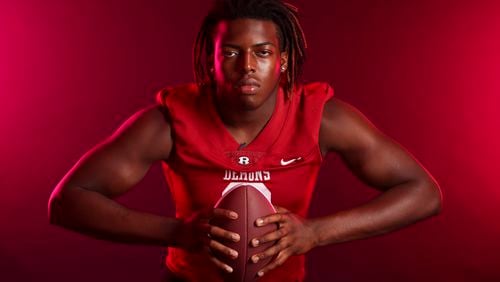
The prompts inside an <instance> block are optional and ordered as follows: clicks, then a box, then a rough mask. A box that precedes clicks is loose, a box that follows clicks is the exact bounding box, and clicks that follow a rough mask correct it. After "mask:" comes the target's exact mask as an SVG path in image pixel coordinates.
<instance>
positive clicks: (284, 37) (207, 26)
mask: <svg viewBox="0 0 500 282" xmlns="http://www.w3.org/2000/svg"><path fill="white" fill-rule="evenodd" d="M297 11H298V9H297V8H296V7H295V6H293V5H291V4H288V3H284V2H282V1H281V0H216V1H215V5H214V7H213V8H212V10H211V11H210V12H209V14H208V15H207V16H206V17H205V19H204V21H203V24H202V26H201V28H200V31H199V32H198V35H197V36H196V41H195V43H194V47H193V63H194V75H195V79H196V82H197V83H198V84H199V85H203V84H207V83H212V81H211V78H210V72H209V70H208V68H210V67H211V66H210V65H209V62H208V58H209V57H210V56H211V55H213V52H214V42H213V39H212V32H213V29H214V27H215V26H216V25H217V24H218V23H219V22H220V21H223V20H235V19H239V18H251V19H259V20H271V21H272V22H273V23H274V24H275V25H276V26H277V27H278V39H279V42H280V51H281V52H283V51H286V52H288V62H287V65H288V68H287V70H286V81H285V85H284V88H285V92H286V93H287V95H288V96H290V95H291V93H292V89H293V87H294V86H295V83H297V80H298V78H299V76H300V74H301V72H302V66H303V64H304V61H305V49H306V47H307V45H306V40H305V37H304V32H303V31H302V27H301V26H300V23H299V20H298V18H297V15H298V14H297Z"/></svg>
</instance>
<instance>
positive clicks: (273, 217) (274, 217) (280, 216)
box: [255, 212, 289, 226]
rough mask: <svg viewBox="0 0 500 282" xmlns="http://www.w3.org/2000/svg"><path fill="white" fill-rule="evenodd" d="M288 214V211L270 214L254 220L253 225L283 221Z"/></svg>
mask: <svg viewBox="0 0 500 282" xmlns="http://www.w3.org/2000/svg"><path fill="white" fill-rule="evenodd" d="M288 214H289V212H285V213H274V214H270V215H268V216H265V217H262V218H258V219H257V220H255V225H257V226H264V225H267V224H270V223H278V224H279V223H285V222H286V219H287V218H288Z"/></svg>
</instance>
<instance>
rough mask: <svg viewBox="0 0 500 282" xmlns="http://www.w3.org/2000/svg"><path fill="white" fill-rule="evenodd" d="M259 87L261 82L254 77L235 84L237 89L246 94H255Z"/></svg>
mask: <svg viewBox="0 0 500 282" xmlns="http://www.w3.org/2000/svg"><path fill="white" fill-rule="evenodd" d="M259 87H260V84H259V83H258V82H257V80H255V79H253V78H244V79H241V80H240V81H238V82H237V83H236V86H235V88H236V89H238V90H240V91H241V92H242V93H244V94H254V93H255V92H256V91H257V89H258V88H259Z"/></svg>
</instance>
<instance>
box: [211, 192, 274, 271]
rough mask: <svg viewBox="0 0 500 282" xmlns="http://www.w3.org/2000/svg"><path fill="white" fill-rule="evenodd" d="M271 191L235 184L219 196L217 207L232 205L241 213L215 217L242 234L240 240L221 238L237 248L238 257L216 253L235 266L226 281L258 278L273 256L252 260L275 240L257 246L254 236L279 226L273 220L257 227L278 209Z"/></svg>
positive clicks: (231, 207)
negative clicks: (229, 216) (252, 242)
mask: <svg viewBox="0 0 500 282" xmlns="http://www.w3.org/2000/svg"><path fill="white" fill-rule="evenodd" d="M265 193H270V192H269V190H267V188H265V187H264V188H262V187H259V186H253V185H248V184H243V185H237V186H235V187H232V188H231V189H229V190H228V191H227V192H225V193H224V194H223V196H222V197H221V198H220V199H219V201H218V202H217V204H216V205H215V207H216V208H222V209H228V210H232V211H235V212H237V213H238V219H235V220H232V219H220V218H217V219H214V220H212V222H211V224H212V225H215V226H219V227H221V228H223V229H226V230H229V231H232V232H235V233H238V234H240V241H239V242H232V241H221V243H223V244H224V245H226V246H228V247H230V248H232V249H234V250H236V251H237V252H238V258H236V259H231V258H229V257H226V256H224V255H222V254H217V253H214V255H215V256H216V257H217V258H218V259H220V260H221V261H223V262H224V263H226V264H227V265H229V266H231V267H232V268H233V272H232V273H228V274H225V277H224V280H225V281H254V280H256V279H257V278H258V276H257V272H258V271H259V270H261V269H262V268H263V267H264V266H265V265H266V264H268V263H269V262H270V261H271V259H272V258H268V259H264V260H262V261H259V262H257V263H253V262H252V261H251V257H252V256H253V255H254V254H257V253H259V252H262V251H264V250H266V249H267V248H269V247H270V246H272V245H273V244H274V243H275V242H268V243H264V244H261V245H259V246H258V247H253V246H252V244H251V240H252V239H253V238H257V237H259V236H262V235H264V234H266V233H269V232H271V231H273V230H276V229H277V228H278V226H277V225H276V224H269V225H265V226H261V227H257V226H256V224H255V221H256V220H257V219H258V218H260V217H263V216H266V215H269V214H273V213H276V210H275V209H274V207H273V205H272V204H271V202H270V201H269V200H268V198H269V197H270V195H268V198H266V196H265V195H264V194H265Z"/></svg>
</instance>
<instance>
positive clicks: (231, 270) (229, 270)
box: [226, 265, 233, 273]
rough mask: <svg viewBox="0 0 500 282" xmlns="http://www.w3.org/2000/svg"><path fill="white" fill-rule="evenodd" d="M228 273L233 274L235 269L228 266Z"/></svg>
mask: <svg viewBox="0 0 500 282" xmlns="http://www.w3.org/2000/svg"><path fill="white" fill-rule="evenodd" d="M226 271H227V272H229V273H232V272H233V268H232V267H230V266H229V265H226Z"/></svg>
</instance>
